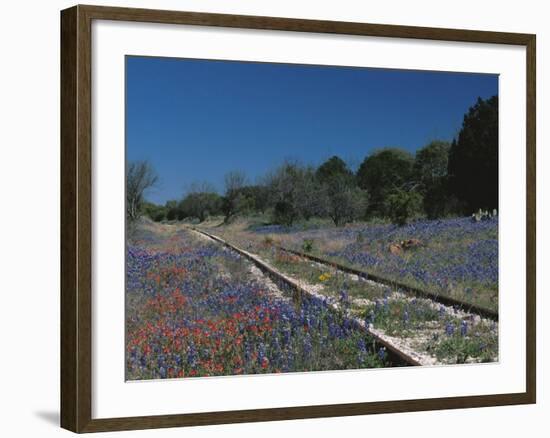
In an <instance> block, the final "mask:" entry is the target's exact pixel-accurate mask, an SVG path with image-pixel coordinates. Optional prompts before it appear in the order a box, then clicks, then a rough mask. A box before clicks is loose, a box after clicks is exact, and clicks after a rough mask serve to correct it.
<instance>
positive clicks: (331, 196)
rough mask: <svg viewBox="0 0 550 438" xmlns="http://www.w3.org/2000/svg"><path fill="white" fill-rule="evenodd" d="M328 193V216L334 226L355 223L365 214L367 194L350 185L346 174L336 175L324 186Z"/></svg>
mask: <svg viewBox="0 0 550 438" xmlns="http://www.w3.org/2000/svg"><path fill="white" fill-rule="evenodd" d="M323 186H324V188H325V190H324V192H323V193H326V197H327V201H326V210H327V215H328V216H329V217H330V218H331V219H332V221H333V222H334V225H336V226H340V225H343V224H346V223H348V222H353V221H354V220H357V219H358V218H360V217H361V216H363V215H364V214H365V210H366V209H367V192H366V191H365V190H362V189H360V188H359V187H357V186H355V185H353V184H350V178H349V177H348V176H346V175H345V174H340V175H335V176H333V177H331V178H330V179H329V180H328V181H327V182H326V183H325V184H323Z"/></svg>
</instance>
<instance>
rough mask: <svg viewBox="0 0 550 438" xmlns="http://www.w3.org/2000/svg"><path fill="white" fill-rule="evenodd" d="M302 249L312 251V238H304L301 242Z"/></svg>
mask: <svg viewBox="0 0 550 438" xmlns="http://www.w3.org/2000/svg"><path fill="white" fill-rule="evenodd" d="M302 249H303V250H304V251H305V252H311V251H313V239H304V242H303V243H302Z"/></svg>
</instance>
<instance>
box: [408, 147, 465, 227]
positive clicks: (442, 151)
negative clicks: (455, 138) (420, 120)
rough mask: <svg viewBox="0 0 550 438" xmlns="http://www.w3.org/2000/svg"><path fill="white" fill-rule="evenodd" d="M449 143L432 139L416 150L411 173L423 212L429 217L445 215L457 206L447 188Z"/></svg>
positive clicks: (454, 198)
mask: <svg viewBox="0 0 550 438" xmlns="http://www.w3.org/2000/svg"><path fill="white" fill-rule="evenodd" d="M450 148H451V144H450V143H448V142H444V141H432V142H431V143H429V144H427V145H426V146H424V147H423V148H421V149H419V150H418V151H417V152H416V156H415V161H414V166H413V174H414V180H415V183H416V185H417V190H418V191H419V192H420V193H421V194H422V197H423V208H424V212H425V213H426V215H427V216H428V217H429V218H430V219H435V218H438V217H442V216H447V215H448V214H450V213H452V212H453V211H454V210H456V208H457V205H458V204H457V200H456V197H455V196H454V195H453V194H452V193H451V192H450V190H449V181H448V165H449V151H450Z"/></svg>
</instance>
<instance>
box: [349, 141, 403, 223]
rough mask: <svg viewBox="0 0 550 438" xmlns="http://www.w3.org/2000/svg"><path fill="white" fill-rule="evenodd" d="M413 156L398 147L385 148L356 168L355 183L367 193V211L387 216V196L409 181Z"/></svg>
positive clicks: (371, 213)
mask: <svg viewBox="0 0 550 438" xmlns="http://www.w3.org/2000/svg"><path fill="white" fill-rule="evenodd" d="M413 164H414V158H413V156H412V155H411V154H410V153H408V152H407V151H404V150H403V149H399V148H385V149H382V150H379V151H377V152H374V153H373V154H371V155H369V156H368V157H366V158H365V160H364V161H363V162H362V163H361V165H360V166H359V169H358V170H357V184H358V185H359V187H360V188H361V189H363V190H366V191H367V192H368V193H369V207H368V210H367V211H368V213H369V214H370V215H381V216H387V215H388V211H387V209H386V207H387V205H388V204H387V203H386V202H385V201H386V199H387V197H388V196H389V195H390V194H391V193H392V192H394V191H395V190H400V189H404V188H405V187H406V186H407V184H409V183H410V181H411V177H412V171H413Z"/></svg>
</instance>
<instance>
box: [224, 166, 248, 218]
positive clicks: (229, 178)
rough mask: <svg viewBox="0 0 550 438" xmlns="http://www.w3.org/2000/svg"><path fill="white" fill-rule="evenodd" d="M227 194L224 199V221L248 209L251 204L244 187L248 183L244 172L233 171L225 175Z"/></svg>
mask: <svg viewBox="0 0 550 438" xmlns="http://www.w3.org/2000/svg"><path fill="white" fill-rule="evenodd" d="M224 181H225V195H224V197H223V199H222V207H221V208H222V212H223V214H224V219H223V221H224V223H226V224H227V223H229V221H230V220H231V219H232V218H233V217H234V216H236V215H237V214H238V213H240V212H241V211H243V210H245V209H246V206H247V205H249V202H248V201H247V198H246V196H245V195H244V194H243V192H242V189H243V187H244V185H245V183H246V176H245V174H244V173H243V172H240V171H232V172H229V173H227V174H226V175H225V178H224Z"/></svg>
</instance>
